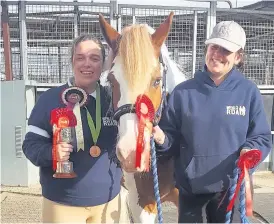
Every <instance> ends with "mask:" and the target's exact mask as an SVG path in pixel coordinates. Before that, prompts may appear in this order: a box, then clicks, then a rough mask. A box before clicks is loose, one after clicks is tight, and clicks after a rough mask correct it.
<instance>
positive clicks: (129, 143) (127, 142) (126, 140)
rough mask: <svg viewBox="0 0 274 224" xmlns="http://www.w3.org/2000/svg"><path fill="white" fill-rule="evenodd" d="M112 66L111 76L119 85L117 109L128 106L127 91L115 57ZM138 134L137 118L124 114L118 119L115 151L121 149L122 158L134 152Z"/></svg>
mask: <svg viewBox="0 0 274 224" xmlns="http://www.w3.org/2000/svg"><path fill="white" fill-rule="evenodd" d="M114 63H115V64H114V66H113V68H112V71H113V74H114V76H115V78H116V80H117V82H118V83H119V85H120V92H121V98H120V100H119V102H118V105H117V106H118V107H120V106H122V105H125V104H129V103H131V102H130V99H129V94H128V93H129V91H130V90H129V89H128V86H127V83H126V81H125V79H124V72H123V67H122V64H121V62H120V60H119V56H117V57H116V58H115V60H114ZM128 130H130V131H128ZM137 133H138V126H137V116H136V114H134V113H132V114H125V115H123V116H121V117H120V121H119V141H118V144H117V149H121V150H120V153H121V155H122V157H123V158H128V156H129V153H130V152H132V150H135V147H136V145H135V144H136V139H137Z"/></svg>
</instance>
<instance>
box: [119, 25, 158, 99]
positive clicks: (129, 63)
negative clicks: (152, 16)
mask: <svg viewBox="0 0 274 224" xmlns="http://www.w3.org/2000/svg"><path fill="white" fill-rule="evenodd" d="M118 55H119V56H120V57H119V58H120V60H121V64H122V66H123V70H124V75H125V76H124V78H125V80H126V82H127V84H128V87H129V89H130V90H131V91H132V94H133V95H135V94H134V91H135V90H136V91H138V92H145V90H146V89H148V88H149V85H150V81H151V75H152V74H156V73H155V69H156V68H157V59H156V58H155V50H154V47H153V45H152V42H151V35H150V34H149V32H148V29H147V26H145V25H142V24H134V25H132V26H130V27H126V28H125V29H123V32H122V37H121V40H120V44H119V51H118ZM153 65H155V66H153ZM158 69H160V67H158Z"/></svg>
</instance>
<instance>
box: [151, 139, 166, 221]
mask: <svg viewBox="0 0 274 224" xmlns="http://www.w3.org/2000/svg"><path fill="white" fill-rule="evenodd" d="M150 145H151V150H150V156H151V170H152V175H153V188H154V196H155V199H156V203H157V212H158V223H159V224H162V223H163V211H162V204H161V197H160V190H159V182H158V173H157V159H156V149H155V142H154V138H153V136H152V137H151V138H150Z"/></svg>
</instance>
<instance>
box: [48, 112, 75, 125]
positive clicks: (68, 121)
mask: <svg viewBox="0 0 274 224" xmlns="http://www.w3.org/2000/svg"><path fill="white" fill-rule="evenodd" d="M50 123H51V125H54V124H55V125H56V126H57V128H66V127H74V126H76V124H77V119H76V117H75V115H74V113H73V111H72V110H70V109H69V108H56V109H53V110H52V111H51V121H50Z"/></svg>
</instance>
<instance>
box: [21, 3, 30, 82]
mask: <svg viewBox="0 0 274 224" xmlns="http://www.w3.org/2000/svg"><path fill="white" fill-rule="evenodd" d="M19 27H20V53H21V57H20V71H21V74H20V75H21V76H22V77H23V79H24V80H28V79H29V78H28V49H27V48H28V46H27V27H26V5H25V1H23V0H22V1H21V2H20V3H19Z"/></svg>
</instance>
